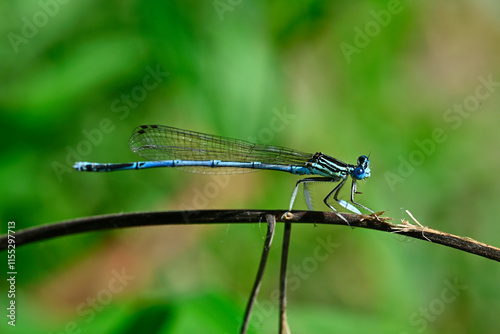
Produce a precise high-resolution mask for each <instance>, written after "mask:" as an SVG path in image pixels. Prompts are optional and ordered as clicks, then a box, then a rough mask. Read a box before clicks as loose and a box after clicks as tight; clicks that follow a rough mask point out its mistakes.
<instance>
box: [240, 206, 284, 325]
mask: <svg viewBox="0 0 500 334" xmlns="http://www.w3.org/2000/svg"><path fill="white" fill-rule="evenodd" d="M266 220H267V234H266V239H265V241H264V248H263V249H262V256H261V257H260V263H259V270H258V271H257V277H256V278H255V282H254V285H253V288H252V292H251V293H250V298H249V299H248V303H247V307H246V309H245V315H244V317H243V323H242V325H241V329H240V333H241V334H246V332H247V329H248V324H249V322H250V314H251V313H252V308H253V305H254V303H255V301H256V300H257V294H258V293H259V289H260V284H261V283H262V276H264V270H265V269H266V263H267V258H268V255H269V251H270V250H271V244H272V243H273V237H274V230H275V228H276V217H275V216H274V215H266Z"/></svg>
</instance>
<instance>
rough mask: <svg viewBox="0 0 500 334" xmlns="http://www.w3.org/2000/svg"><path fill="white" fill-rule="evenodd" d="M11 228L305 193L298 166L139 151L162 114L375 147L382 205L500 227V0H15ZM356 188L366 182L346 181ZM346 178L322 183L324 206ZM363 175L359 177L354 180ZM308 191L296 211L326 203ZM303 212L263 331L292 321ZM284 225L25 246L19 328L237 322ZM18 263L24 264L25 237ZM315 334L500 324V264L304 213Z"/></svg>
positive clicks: (260, 203) (343, 152)
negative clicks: (148, 158) (237, 171)
mask: <svg viewBox="0 0 500 334" xmlns="http://www.w3.org/2000/svg"><path fill="white" fill-rule="evenodd" d="M0 7H1V14H0V15H1V20H0V22H1V23H0V29H1V35H2V36H3V37H2V42H1V43H2V47H1V48H0V57H1V60H2V61H1V62H0V77H1V88H0V108H1V113H0V127H1V131H0V138H1V142H2V143H3V144H2V148H1V152H2V153H1V156H2V159H1V161H2V163H1V164H0V184H1V198H2V205H1V206H0V220H1V232H2V233H5V232H6V231H7V222H9V221H15V223H16V230H21V229H23V228H28V227H31V226H39V225H43V224H47V223H52V222H57V221H62V220H67V219H73V218H78V217H87V216H93V215H100V214H109V213H117V212H134V211H151V210H179V209H205V208H207V209H231V208H234V209H286V208H287V206H288V203H289V198H290V194H291V191H292V188H293V186H294V184H295V182H296V180H297V177H295V176H292V175H288V174H284V173H276V172H259V173H249V174H242V175H234V176H217V177H215V176H206V175H197V174H190V173H184V172H180V171H175V170H167V169H156V170H145V171H130V172H117V173H101V174H90V173H78V172H75V171H72V170H71V165H72V163H73V162H74V161H75V160H84V161H98V162H127V161H136V160H138V159H139V158H138V157H137V156H135V155H134V154H133V153H132V152H130V151H129V150H128V147H127V140H128V137H129V136H130V134H131V133H132V130H133V129H134V128H135V127H136V126H138V125H141V124H164V125H170V126H175V127H179V128H186V129H191V130H196V131H202V132H207V133H213V134H218V135H224V136H229V137H235V138H240V139H246V140H252V141H258V142H261V143H265V144H268V143H269V144H270V143H272V144H276V145H283V146H288V147H291V148H294V149H297V150H301V151H306V152H313V153H314V152H316V151H322V152H325V153H327V154H330V155H333V156H335V157H337V158H339V159H341V160H344V161H346V162H350V163H355V161H356V158H357V157H358V156H359V155H361V154H370V159H371V165H372V177H371V178H370V179H368V180H367V182H362V183H361V184H360V186H359V190H360V191H362V192H363V194H362V195H359V196H358V199H359V201H361V203H363V204H365V205H367V206H369V207H371V208H373V209H374V210H387V215H389V216H391V217H393V218H394V220H395V221H396V222H399V221H400V220H401V219H402V218H405V219H408V216H406V214H405V213H404V210H410V211H411V212H412V213H413V215H414V216H415V217H416V218H417V219H418V220H419V221H420V222H421V223H422V224H423V225H426V226H429V227H432V228H435V229H439V230H443V231H447V232H450V233H454V234H458V235H461V236H468V237H471V238H474V239H477V240H480V241H483V242H485V243H488V244H493V245H497V246H498V245H500V224H498V214H497V212H496V209H497V208H498V200H499V196H498V195H499V193H500V190H499V186H500V175H499V173H498V172H497V168H498V166H499V165H500V155H499V143H500V134H499V133H500V132H499V131H498V126H499V121H500V115H499V110H500V109H499V107H500V85H499V82H500V58H499V57H498V55H499V54H500V19H499V18H500V3H499V2H498V1H495V0H479V1H451V0H445V1H439V2H434V1H404V0H403V1H355V2H350V1H324V2H317V1H308V0H303V1H294V2H289V1H273V2H267V1H243V0H214V1H205V2H202V1H179V2H175V1H167V0H163V1H131V0H128V1H106V2H102V1H84V2H77V1H62V0H41V1H22V2H19V1H13V0H9V1H2V2H1V3H0ZM346 188H347V187H346ZM330 190H331V185H328V184H326V185H319V186H316V187H314V188H313V197H314V204H315V209H317V210H325V209H326V207H325V206H324V205H323V203H322V199H323V197H324V196H325V195H326V194H327V192H328V191H330ZM347 197H348V193H347V192H344V193H343V198H345V199H347ZM303 202H304V201H303V198H300V199H299V201H298V202H297V204H298V205H297V208H305V204H304V203H303ZM282 228H283V227H282V226H281V225H279V226H278V230H277V235H276V237H275V244H274V247H273V250H272V252H271V255H270V260H269V263H268V268H267V271H266V274H265V277H264V282H263V285H262V290H261V293H260V295H259V304H258V306H257V309H256V312H255V316H254V318H253V320H252V324H251V326H250V327H251V332H252V333H275V332H276V331H277V323H278V306H277V303H276V291H277V288H278V276H279V271H278V268H279V257H280V252H279V249H280V242H281V236H282ZM265 230H266V228H265V224H249V225H236V224H232V225H227V224H221V225H215V226H209V227H207V226H166V227H144V228H133V229H123V230H115V231H105V232H102V231H101V232H95V233H86V234H82V235H76V236H70V237H64V238H58V239H54V240H50V241H45V242H39V243H36V244H31V245H26V246H22V247H19V248H18V249H17V252H16V263H17V271H18V275H17V278H16V297H15V301H16V305H17V319H16V327H15V328H12V327H11V326H9V325H7V319H6V314H7V313H6V312H7V311H6V307H7V305H8V304H7V303H8V301H9V299H8V298H7V290H8V286H7V285H6V281H5V279H2V280H1V281H0V289H1V291H2V292H1V293H0V304H1V305H2V307H1V309H2V311H1V313H2V317H1V319H2V321H1V324H0V328H1V331H2V332H14V331H15V332H16V333H139V332H141V333H235V332H237V329H238V328H239V325H240V321H241V317H242V314H243V310H244V306H245V304H246V299H247V297H248V294H249V291H250V288H251V285H252V282H253V278H254V275H255V273H256V270H257V264H258V260H259V256H260V252H261V247H262V243H263V238H264V235H265ZM3 254H4V255H2V256H1V258H2V265H1V266H0V267H1V268H3V269H2V273H1V274H0V275H1V277H4V276H6V275H7V274H6V272H7V269H6V266H7V259H6V255H7V254H6V253H3ZM289 266H290V274H289V277H290V285H289V291H288V293H289V299H288V319H289V323H290V327H291V329H292V331H293V332H294V333H295V332H296V333H333V332H341V333H443V332H454V333H470V332H476V333H493V332H496V331H497V330H498V310H499V309H500V289H499V287H498V278H499V277H500V266H499V265H498V264H497V263H495V262H493V261H491V260H487V259H483V258H480V257H478V256H473V255H470V254H467V253H463V252H460V251H457V250H454V249H448V248H445V247H442V246H439V245H434V244H430V243H427V242H422V241H415V240H411V239H407V238H404V237H401V236H398V235H389V234H384V233H380V232H376V231H369V230H362V229H355V230H351V229H349V228H347V227H342V226H316V227H313V226H312V225H300V226H299V225H297V226H295V227H294V231H293V232H292V244H291V254H290V258H289Z"/></svg>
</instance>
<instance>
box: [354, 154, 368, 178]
mask: <svg viewBox="0 0 500 334" xmlns="http://www.w3.org/2000/svg"><path fill="white" fill-rule="evenodd" d="M352 177H353V178H355V179H356V180H363V179H364V178H366V177H370V160H369V159H368V157H367V156H366V155H362V156H360V157H359V158H358V166H357V167H356V168H354V171H353V172H352Z"/></svg>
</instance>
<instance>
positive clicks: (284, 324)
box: [279, 222, 292, 334]
mask: <svg viewBox="0 0 500 334" xmlns="http://www.w3.org/2000/svg"><path fill="white" fill-rule="evenodd" d="M291 234H292V224H291V223H289V222H287V223H285V231H284V233H283V247H282V251H281V268H280V319H279V321H280V322H279V333H280V334H289V333H290V329H289V328H288V321H287V320H286V268H287V262H288V249H289V246H290V237H291Z"/></svg>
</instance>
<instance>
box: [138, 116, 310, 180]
mask: <svg viewBox="0 0 500 334" xmlns="http://www.w3.org/2000/svg"><path fill="white" fill-rule="evenodd" d="M129 147H130V149H131V150H132V151H133V152H134V153H136V154H138V155H140V156H141V157H143V158H145V159H147V160H153V161H157V160H192V161H201V160H221V161H231V162H261V163H273V164H280V165H299V166H302V165H303V164H305V163H306V162H307V161H308V160H309V159H310V158H311V157H312V154H309V153H303V152H298V151H295V150H291V149H288V148H285V147H280V146H272V145H261V144H254V143H250V142H247V141H244V140H238V139H232V138H226V137H221V136H214V135H209V134H204V133H200V132H195V131H188V130H181V129H177V128H173V127H169V126H161V125H142V126H139V127H138V128H136V129H135V130H134V132H133V134H132V136H131V137H130V140H129ZM182 169H184V170H188V171H190V172H197V173H224V174H227V173H246V172H251V171H253V170H252V169H244V168H234V169H233V168H224V170H221V169H220V168H200V167H188V168H182Z"/></svg>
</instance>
